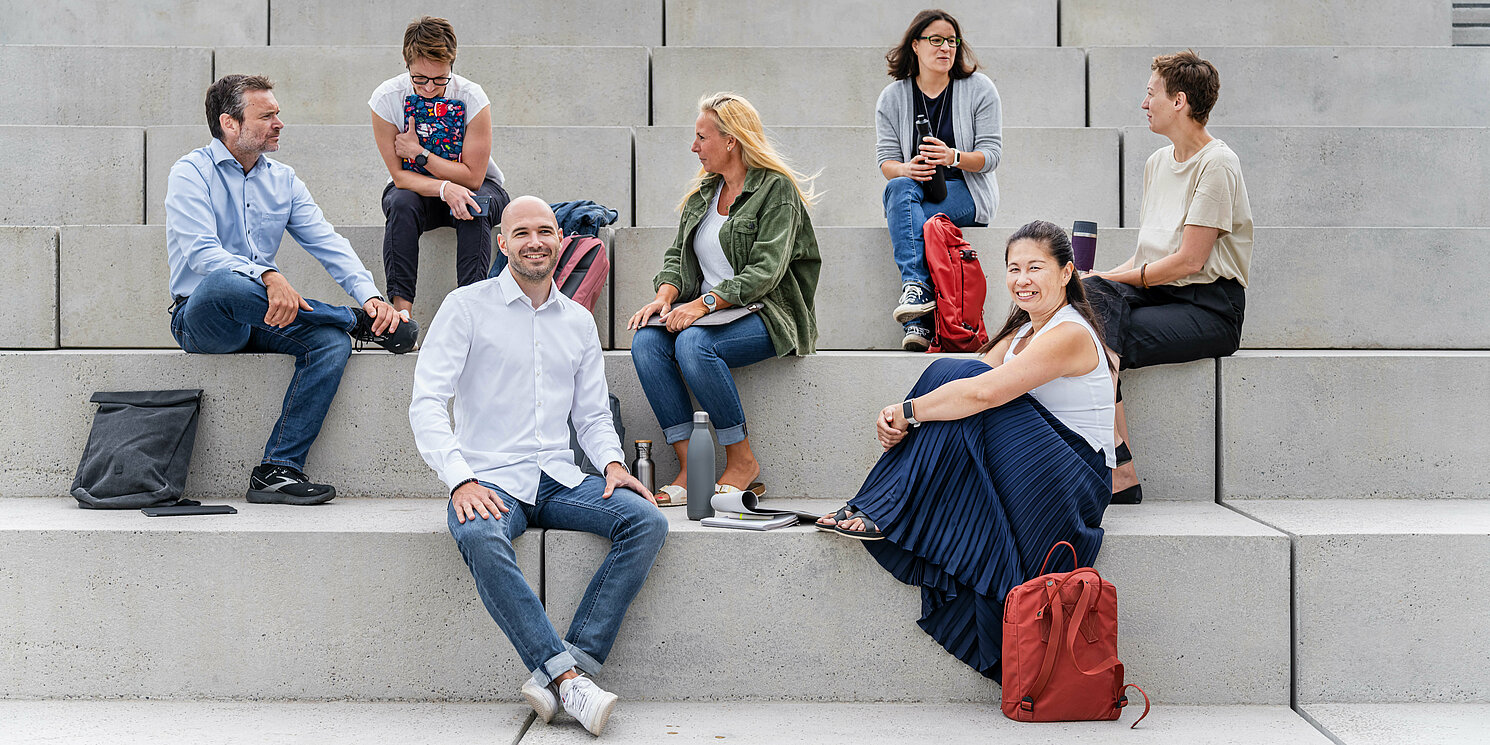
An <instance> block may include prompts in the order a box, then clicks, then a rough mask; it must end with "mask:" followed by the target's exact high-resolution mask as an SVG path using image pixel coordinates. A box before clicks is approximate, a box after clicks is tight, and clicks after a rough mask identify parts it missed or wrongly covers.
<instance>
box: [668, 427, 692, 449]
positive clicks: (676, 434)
mask: <svg viewBox="0 0 1490 745" xmlns="http://www.w3.org/2000/svg"><path fill="white" fill-rule="evenodd" d="M691 434H693V422H683V423H682V424H675V425H673V426H671V427H668V428H667V429H664V430H662V439H663V440H665V441H667V444H669V445H671V444H673V443H676V442H682V441H684V440H686V439H688V436H689V435H691Z"/></svg>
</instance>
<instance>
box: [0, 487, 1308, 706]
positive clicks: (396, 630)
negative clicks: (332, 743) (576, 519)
mask: <svg viewBox="0 0 1490 745" xmlns="http://www.w3.org/2000/svg"><path fill="white" fill-rule="evenodd" d="M774 501H776V502H781V503H783V504H789V505H791V506H794V507H799V508H802V509H810V510H812V511H814V512H816V511H822V512H824V513H826V512H829V511H831V510H832V509H833V508H834V507H835V506H837V503H835V502H833V501H831V500H796V501H782V500H774ZM227 502H228V503H229V504H233V505H235V506H236V507H237V508H238V509H239V514H237V515H223V516H212V517H200V518H194V519H192V518H180V519H166V518H161V519H154V518H147V517H144V516H143V515H141V514H140V513H139V512H137V511H132V510H131V511H118V512H92V511H86V512H85V511H82V510H78V509H76V508H74V507H73V506H72V503H71V500H69V499H62V498H50V499H0V517H3V519H0V525H3V526H4V527H3V528H0V533H3V536H4V540H0V555H3V557H4V561H3V562H0V567H4V570H0V600H3V601H4V602H0V620H3V621H4V624H5V627H6V628H7V629H8V630H9V632H8V633H7V634H6V635H5V637H4V638H3V639H0V650H3V651H0V659H6V660H7V661H8V662H7V664H6V665H5V666H4V668H3V670H0V698H61V697H68V698H74V697H78V698H141V697H150V698H154V699H195V698H221V699H251V700H276V699H352V700H366V699H394V700H414V701H471V700H476V701H515V700H518V699H517V689H518V687H519V685H520V684H521V682H522V680H523V679H524V678H526V677H527V671H526V670H524V669H523V667H522V665H521V663H520V662H519V661H518V660H517V659H516V655H515V653H514V652H513V651H512V649H511V647H510V645H509V644H508V642H507V641H506V639H505V638H504V637H503V636H502V635H501V633H500V631H499V630H498V629H497V628H496V627H495V625H494V623H493V622H492V621H491V620H490V618H488V617H486V614H485V610H484V608H483V607H482V606H481V604H480V601H479V600H478V598H477V595H476V591H475V587H474V583H473V581H472V580H471V579H470V576H469V573H468V572H467V570H466V568H465V566H464V565H463V563H462V562H461V559H460V555H459V552H458V551H457V549H456V547H455V545H454V542H453V541H452V540H451V539H450V538H449V536H448V533H447V532H446V529H445V508H444V500H443V499H442V498H434V499H422V500H408V499H364V500H358V499H340V498H339V499H337V500H336V501H334V502H331V503H329V504H328V505H326V506H324V507H318V508H314V509H311V508H294V507H274V506H264V505H250V504H247V503H244V502H242V501H241V500H236V499H235V500H227ZM666 512H667V514H668V518H669V520H670V522H671V528H672V535H670V536H669V539H668V543H667V545H666V546H665V547H664V548H663V549H662V552H661V553H660V554H659V556H658V561H657V566H656V567H655V568H654V569H653V571H652V573H651V575H650V576H649V579H648V582H647V584H646V586H644V588H643V590H642V593H641V594H640V595H639V596H638V598H637V600H636V602H635V603H634V604H633V605H632V607H631V610H630V611H629V612H628V614H627V619H626V621H625V623H624V625H623V627H622V629H621V636H620V638H619V639H618V641H617V645H616V647H615V648H614V650H613V652H612V654H611V657H610V659H609V660H608V661H607V667H606V670H605V672H604V674H603V676H602V677H601V682H602V684H603V685H605V686H606V687H607V688H608V689H611V690H614V691H615V692H617V693H619V694H620V695H621V696H622V697H623V698H625V699H626V700H640V699H646V700H654V701H657V700H661V701H667V700H753V701H781V700H805V701H832V700H842V701H929V702H959V701H979V702H984V703H990V702H995V701H997V699H998V696H999V692H998V687H997V686H996V685H994V684H993V683H992V682H991V681H988V680H987V679H985V678H983V677H982V676H980V675H978V674H977V673H975V672H973V671H972V670H971V669H970V668H967V667H966V666H964V665H963V664H962V663H960V662H958V661H957V660H956V659H955V658H953V657H952V656H951V655H949V654H947V653H946V652H945V651H944V650H943V649H942V648H941V647H940V646H939V645H937V644H936V643H935V642H934V641H933V640H932V639H931V638H930V637H928V636H926V635H925V634H924V633H923V632H921V630H920V629H919V627H917V626H916V623H915V618H916V617H917V615H918V609H919V607H920V600H919V595H918V591H917V590H916V589H915V588H913V587H910V586H907V585H902V584H900V583H899V582H897V581H896V580H895V579H894V578H892V577H891V576H890V575H888V574H887V573H885V572H884V571H883V570H881V569H880V568H879V565H878V564H876V563H875V562H874V560H873V559H872V558H871V557H869V555H868V554H867V553H866V552H864V550H863V549H862V547H861V544H859V543H858V542H856V541H851V540H849V539H845V538H842V537H838V536H833V535H826V534H822V533H819V532H817V531H815V530H813V529H812V528H811V527H810V526H797V527H793V528H785V529H781V530H777V531H773V532H770V533H764V534H758V533H752V532H744V531H728V530H719V529H705V528H701V527H699V526H698V524H697V523H693V522H690V521H688V520H687V519H686V516H685V515H684V514H683V510H677V509H669V510H667V511H666ZM1105 523H1106V527H1107V537H1106V539H1105V542H1104V546H1103V549H1102V554H1101V556H1100V557H1099V558H1098V561H1097V568H1098V570H1099V571H1102V572H1103V573H1104V576H1106V577H1107V578H1108V579H1109V580H1111V581H1112V582H1114V583H1115V584H1116V585H1117V586H1118V587H1119V588H1120V589H1121V593H1122V595H1121V598H1122V600H1121V602H1120V603H1119V612H1120V614H1121V615H1120V623H1121V624H1122V626H1121V628H1122V635H1121V636H1120V639H1119V650H1118V651H1119V655H1120V656H1121V657H1122V659H1123V661H1124V663H1125V665H1126V666H1127V676H1128V679H1129V680H1131V681H1133V682H1137V683H1139V684H1140V685H1143V686H1144V687H1145V689H1146V690H1147V691H1148V692H1149V695H1150V697H1152V698H1153V699H1155V700H1156V701H1158V702H1161V703H1174V704H1272V705H1278V704H1286V703H1287V701H1288V673H1289V651H1288V633H1287V624H1288V614H1289V605H1288V542H1287V539H1286V538H1285V537H1284V536H1283V535H1282V534H1280V533H1277V532H1275V531H1273V530H1271V529H1269V528H1266V527H1264V526H1263V525H1261V524H1260V523H1257V522H1255V521H1252V520H1249V519H1247V518H1244V517H1242V516H1240V515H1238V514H1237V513H1236V512H1234V511H1231V510H1227V509H1225V508H1223V507H1220V506H1217V505H1215V504H1167V505H1141V506H1136V507H1113V508H1110V509H1109V510H1108V514H1107V518H1106V520H1105ZM518 551H519V557H520V559H519V560H520V563H521V564H522V566H523V570H524V574H525V576H527V577H528V578H529V581H530V584H532V585H534V586H535V588H537V587H539V586H540V583H541V587H542V591H541V592H542V597H544V598H545V601H546V604H547V607H548V608H549V612H550V614H551V616H552V617H553V618H554V619H555V620H556V622H558V623H559V625H560V628H564V627H566V626H567V624H568V620H569V618H570V616H571V615H572V614H573V610H574V607H575V605H576V604H577V602H578V598H579V595H580V593H581V592H582V591H583V589H584V587H585V585H586V584H587V583H588V582H589V579H590V575H591V574H592V573H593V571H594V568H595V567H596V566H598V565H599V563H600V557H601V556H602V555H603V554H604V553H605V551H606V542H605V541H604V540H603V539H600V538H597V537H593V536H590V535H588V534H582V533H572V532H569V531H556V530H549V531H540V530H532V531H529V532H528V533H527V534H525V535H524V536H523V538H522V539H521V540H520V541H519V546H518ZM163 557H169V558H168V559H166V558H163ZM286 557H293V559H290V560H286ZM721 578H728V581H727V585H722V584H721ZM726 586H727V587H728V588H730V589H728V590H725V589H724V587H726ZM1196 586H1204V587H1207V588H1210V589H1208V591H1207V597H1206V602H1205V603H1195V602H1192V600H1193V597H1194V596H1193V593H1194V588H1195V587H1196ZM121 609H122V610H121ZM784 618H785V619H791V618H799V619H800V618H812V619H814V622H813V623H806V624H788V625H782V624H781V620H780V619H784ZM60 619H72V620H71V621H69V622H67V623H62V622H61V620H60ZM97 619H109V620H107V621H100V620H97ZM850 637H851V638H855V639H857V640H859V643H858V644H855V645H848V646H847V647H845V646H844V645H843V644H842V643H841V642H842V640H843V639H844V638H850ZM167 641H168V643H165V642H167ZM830 649H832V650H834V651H833V652H832V653H829V652H828V651H827V650H830Z"/></svg>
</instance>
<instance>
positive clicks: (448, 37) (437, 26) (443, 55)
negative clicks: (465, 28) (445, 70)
mask: <svg viewBox="0 0 1490 745" xmlns="http://www.w3.org/2000/svg"><path fill="white" fill-rule="evenodd" d="M420 57H423V58H425V59H428V60H434V61H435V62H444V63H445V64H455V27H454V26H451V25H450V21H447V20H445V19H444V18H436V17H434V16H420V17H419V20H417V21H414V22H413V23H410V24H409V27H408V28H406V29H404V67H408V66H409V65H412V64H414V60H416V59H419V58H420Z"/></svg>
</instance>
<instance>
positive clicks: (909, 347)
mask: <svg viewBox="0 0 1490 745" xmlns="http://www.w3.org/2000/svg"><path fill="white" fill-rule="evenodd" d="M934 338H936V332H935V331H933V330H932V328H931V325H930V324H928V323H926V321H924V320H922V319H920V318H917V319H916V320H914V321H911V322H910V323H907V324H906V325H905V338H904V339H901V340H900V348H901V349H904V350H905V351H907V352H924V351H926V350H928V349H930V348H931V342H932V340H933V339H934Z"/></svg>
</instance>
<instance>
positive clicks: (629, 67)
mask: <svg viewBox="0 0 1490 745" xmlns="http://www.w3.org/2000/svg"><path fill="white" fill-rule="evenodd" d="M402 36H403V34H402V32H400V33H399V35H398V36H397V37H391V38H389V39H385V40H383V43H388V44H392V43H396V42H398V40H399V39H401V38H402ZM216 55H217V69H218V70H220V71H222V72H224V73H226V72H245V73H246V72H253V73H258V74H262V75H267V76H269V78H270V79H271V80H273V81H274V84H275V88H274V97H275V98H276V99H277V100H278V101H279V105H280V107H281V108H283V109H284V110H285V112H286V116H290V117H292V118H291V119H290V121H292V122H294V123H295V124H357V125H362V126H364V127H365V126H367V124H368V122H369V121H370V117H371V113H370V111H371V110H370V109H369V108H368V105H367V99H368V97H369V96H371V95H372V92H373V90H374V89H376V88H377V87H378V85H379V84H380V83H382V82H383V81H384V80H387V79H389V78H391V77H393V76H395V75H398V74H400V73H402V72H404V64H403V57H402V54H401V48H400V47H398V46H377V47H342V46H315V47H285V46H273V47H264V46H258V47H221V48H218V49H217V50H216ZM306 59H314V60H315V61H316V63H315V64H314V65H307V64H305V60H306ZM455 69H456V71H457V72H458V73H460V74H461V75H462V76H464V77H466V78H467V79H469V80H471V81H473V82H475V83H477V84H479V85H480V86H481V87H482V89H483V90H485V91H486V95H487V97H488V98H490V99H491V120H492V124H493V125H498V126H504V127H506V126H547V127H573V126H587V127H593V126H599V125H628V126H629V125H632V124H646V123H647V50H646V48H645V47H529V46H502V47H497V46H470V45H465V44H463V45H461V47H460V49H459V56H458V57H457V58H456V65H455ZM554 70H564V74H563V75H554V74H553V71H554ZM220 74H221V73H220ZM193 100H195V99H193ZM194 107H195V109H200V106H195V105H194ZM194 114H195V116H194V117H191V118H188V119H185V120H177V121H173V122H165V123H171V124H184V123H187V122H191V121H197V120H200V119H201V111H199V110H194ZM374 154H376V151H374Z"/></svg>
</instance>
